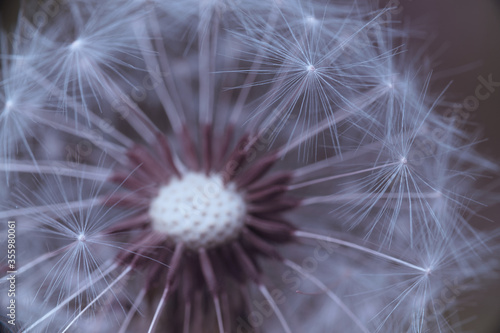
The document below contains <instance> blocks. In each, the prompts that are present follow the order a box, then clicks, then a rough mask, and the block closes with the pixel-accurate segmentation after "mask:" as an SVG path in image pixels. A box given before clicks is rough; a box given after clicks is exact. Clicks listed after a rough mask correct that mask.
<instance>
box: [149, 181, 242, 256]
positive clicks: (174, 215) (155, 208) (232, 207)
mask: <svg viewBox="0 0 500 333" xmlns="http://www.w3.org/2000/svg"><path fill="white" fill-rule="evenodd" d="M149 215H150V216H151V220H152V228H153V230H155V231H157V232H160V233H162V234H165V235H167V237H168V238H169V239H170V240H172V241H173V242H174V243H179V242H182V243H184V244H185V245H186V246H187V247H189V248H191V249H198V248H201V247H204V248H210V247H213V246H215V245H220V244H223V243H225V242H228V241H229V240H231V239H235V238H236V237H237V236H238V235H239V233H240V231H241V229H242V228H243V226H244V216H245V202H244V200H243V197H242V196H241V194H240V193H238V192H237V191H236V190H235V186H234V184H228V185H224V183H223V180H222V177H221V176H219V175H217V174H215V175H211V176H206V175H204V174H200V173H188V174H185V175H184V176H183V177H182V178H181V179H177V178H176V179H173V180H172V181H170V183H169V184H168V185H165V186H163V187H162V188H161V189H160V191H159V194H158V196H157V197H156V198H155V199H153V200H152V202H151V206H150V209H149Z"/></svg>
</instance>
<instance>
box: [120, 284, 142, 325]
mask: <svg viewBox="0 0 500 333" xmlns="http://www.w3.org/2000/svg"><path fill="white" fill-rule="evenodd" d="M146 291H147V289H146V288H142V289H141V291H140V292H139V294H138V295H137V297H136V298H135V301H134V304H133V305H132V307H131V308H130V310H129V311H128V313H127V317H125V320H124V321H123V323H122V325H121V327H120V330H119V331H118V333H125V332H126V330H127V327H128V325H129V324H130V322H131V321H132V318H133V317H134V314H135V313H136V312H137V310H138V309H139V305H140V304H141V303H142V301H143V300H144V296H146Z"/></svg>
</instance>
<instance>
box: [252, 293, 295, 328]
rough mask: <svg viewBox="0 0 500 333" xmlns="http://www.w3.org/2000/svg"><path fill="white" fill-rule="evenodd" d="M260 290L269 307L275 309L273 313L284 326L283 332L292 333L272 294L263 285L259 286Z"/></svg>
mask: <svg viewBox="0 0 500 333" xmlns="http://www.w3.org/2000/svg"><path fill="white" fill-rule="evenodd" d="M259 290H260V292H261V293H262V295H263V296H264V298H265V299H266V300H267V302H268V303H269V305H271V307H272V308H273V312H274V313H275V314H276V317H278V320H279V321H280V323H281V326H283V330H284V331H285V333H292V330H291V329H290V327H289V326H288V323H287V322H286V320H285V317H283V314H282V313H281V311H280V309H279V308H278V305H277V304H276V302H275V301H274V299H273V298H272V296H271V294H269V290H267V287H266V286H265V285H263V284H261V285H259Z"/></svg>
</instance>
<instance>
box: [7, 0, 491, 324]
mask: <svg viewBox="0 0 500 333" xmlns="http://www.w3.org/2000/svg"><path fill="white" fill-rule="evenodd" d="M56 1H64V0H45V1H44V0H40V1H38V2H44V3H45V2H46V3H50V2H56ZM165 1H173V0H165ZM331 1H334V0H331ZM381 2H383V3H381V6H384V5H388V6H390V7H394V11H393V13H394V14H393V16H391V18H392V19H393V20H396V21H399V20H401V21H402V22H403V23H404V24H406V23H408V24H409V25H410V26H411V27H412V28H413V27H415V28H416V30H417V31H419V36H420V37H422V36H423V37H424V39H425V41H426V42H428V46H427V53H429V55H430V56H431V57H432V59H435V60H436V62H435V63H433V70H434V75H433V77H434V79H438V81H441V80H442V81H443V83H444V84H443V86H444V85H446V83H448V82H449V81H453V84H452V85H451V87H450V88H449V90H448V91H447V96H450V97H452V99H453V100H456V101H458V102H461V101H464V100H465V99H466V98H467V96H471V95H472V96H474V95H475V94H476V87H477V86H478V85H479V84H481V81H480V80H481V79H480V78H481V77H482V78H484V79H486V80H488V79H490V80H491V81H494V82H500V1H499V0H389V1H381ZM20 3H21V1H20V0H9V1H5V0H4V1H1V2H0V19H1V23H2V25H3V28H4V29H7V30H10V31H12V27H13V26H14V24H15V21H16V19H17V15H18V11H19V7H20ZM490 92H491V93H490V95H489V96H488V97H487V98H485V100H482V101H480V104H479V107H478V109H477V110H476V111H474V112H468V113H467V114H468V115H469V119H468V121H469V122H472V123H474V124H477V125H478V127H479V128H480V129H481V131H482V134H481V137H478V139H479V138H482V139H486V140H485V141H482V142H480V143H478V144H477V148H478V150H480V151H481V152H482V154H483V155H485V156H490V157H491V158H492V159H493V160H495V161H500V86H499V87H494V90H492V91H490ZM497 163H498V162H497ZM480 181H484V182H485V183H490V184H493V186H492V188H493V187H495V185H496V189H499V188H500V180H499V179H498V178H490V179H486V180H484V179H483V180H480ZM482 213H483V214H484V215H485V217H487V218H489V219H491V220H493V221H497V222H500V209H499V207H498V206H497V207H490V208H488V209H487V210H486V211H485V212H482ZM485 228H493V223H490V225H489V226H488V225H485ZM497 255H498V256H499V257H500V253H499V254H497ZM491 288H493V290H488V291H487V292H486V293H485V295H484V297H480V298H479V299H480V300H484V301H481V302H480V304H473V305H472V307H471V308H472V309H474V308H475V310H471V312H472V313H477V307H480V308H481V310H480V311H481V313H482V315H481V318H482V319H481V320H479V321H477V320H476V321H475V322H474V323H471V324H470V325H469V326H467V327H466V329H467V330H466V331H467V332H481V333H483V332H484V333H500V282H499V283H497V284H496V285H493V286H491ZM492 294H493V295H495V296H494V297H492V296H491V295H492ZM431 333H432V332H431Z"/></svg>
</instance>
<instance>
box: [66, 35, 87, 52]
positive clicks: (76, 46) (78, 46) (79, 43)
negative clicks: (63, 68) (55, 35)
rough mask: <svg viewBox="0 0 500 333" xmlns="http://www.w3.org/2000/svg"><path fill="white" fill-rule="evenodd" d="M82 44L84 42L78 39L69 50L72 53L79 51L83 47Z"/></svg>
mask: <svg viewBox="0 0 500 333" xmlns="http://www.w3.org/2000/svg"><path fill="white" fill-rule="evenodd" d="M83 44H84V42H83V41H82V40H81V39H80V38H77V39H75V41H73V43H71V44H70V45H69V49H70V50H71V51H74V52H76V51H79V50H80V49H81V48H82V47H83Z"/></svg>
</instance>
